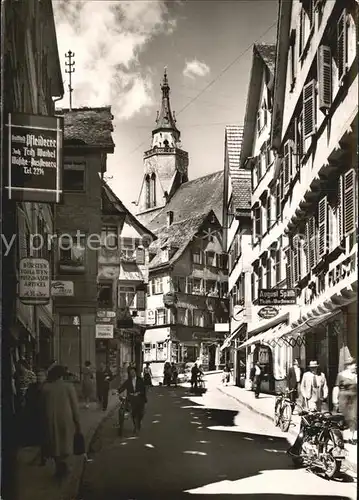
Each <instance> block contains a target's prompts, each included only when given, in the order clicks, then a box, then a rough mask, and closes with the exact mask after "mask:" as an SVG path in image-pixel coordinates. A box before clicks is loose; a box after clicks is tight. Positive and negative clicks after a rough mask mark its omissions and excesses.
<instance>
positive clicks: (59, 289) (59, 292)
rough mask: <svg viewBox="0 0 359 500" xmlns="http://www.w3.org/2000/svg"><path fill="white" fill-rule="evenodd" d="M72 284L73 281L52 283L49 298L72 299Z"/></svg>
mask: <svg viewBox="0 0 359 500" xmlns="http://www.w3.org/2000/svg"><path fill="white" fill-rule="evenodd" d="M73 295H74V282H73V281H52V282H51V296H52V297H73Z"/></svg>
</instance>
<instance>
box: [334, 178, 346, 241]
mask: <svg viewBox="0 0 359 500" xmlns="http://www.w3.org/2000/svg"><path fill="white" fill-rule="evenodd" d="M338 182H339V185H338V196H337V203H336V207H335V212H336V216H337V227H338V238H339V242H338V243H340V242H341V241H342V240H343V237H344V196H343V176H342V175H341V176H340V177H339V179H338Z"/></svg>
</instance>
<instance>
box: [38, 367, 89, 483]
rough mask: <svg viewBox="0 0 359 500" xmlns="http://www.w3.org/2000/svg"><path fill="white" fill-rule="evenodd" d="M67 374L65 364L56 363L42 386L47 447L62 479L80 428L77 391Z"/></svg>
mask: <svg viewBox="0 0 359 500" xmlns="http://www.w3.org/2000/svg"><path fill="white" fill-rule="evenodd" d="M64 375H65V370H64V368H63V367H62V366H55V367H54V368H52V370H51V371H50V372H49V374H48V382H47V383H46V384H45V385H44V388H43V404H44V412H45V414H44V415H45V447H46V450H45V451H46V454H47V456H50V457H52V458H54V460H55V464H56V475H57V476H58V477H59V479H62V478H63V477H64V476H65V475H66V474H67V472H68V467H67V463H66V460H67V458H68V457H69V456H71V455H73V454H74V436H75V433H80V432H81V426H80V416H79V405H78V400H77V395H76V391H75V388H74V386H73V385H72V384H71V383H69V382H65V381H64Z"/></svg>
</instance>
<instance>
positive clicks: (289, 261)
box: [285, 248, 293, 288]
mask: <svg viewBox="0 0 359 500" xmlns="http://www.w3.org/2000/svg"><path fill="white" fill-rule="evenodd" d="M285 254H286V279H287V288H293V251H292V249H291V248H288V249H287V250H286V252H285Z"/></svg>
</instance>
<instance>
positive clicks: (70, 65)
mask: <svg viewBox="0 0 359 500" xmlns="http://www.w3.org/2000/svg"><path fill="white" fill-rule="evenodd" d="M65 57H66V59H68V60H69V62H67V61H65V66H68V69H67V68H65V73H68V74H69V86H68V88H69V98H70V105H69V109H70V110H71V109H72V91H73V90H74V89H73V88H72V76H71V75H72V73H75V68H74V66H75V61H73V60H72V59H73V57H75V53H74V52H71V50H69V51H68V52H67V54H65Z"/></svg>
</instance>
